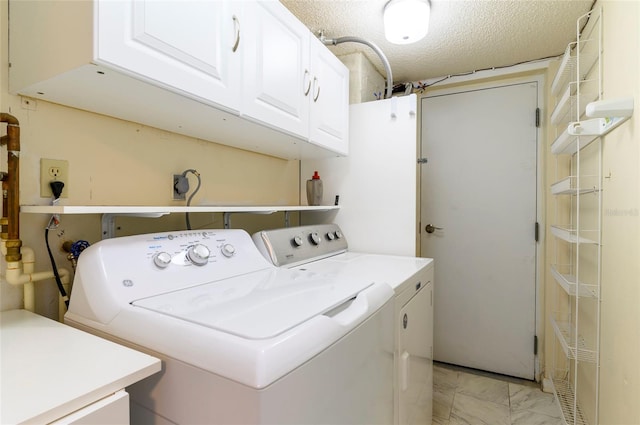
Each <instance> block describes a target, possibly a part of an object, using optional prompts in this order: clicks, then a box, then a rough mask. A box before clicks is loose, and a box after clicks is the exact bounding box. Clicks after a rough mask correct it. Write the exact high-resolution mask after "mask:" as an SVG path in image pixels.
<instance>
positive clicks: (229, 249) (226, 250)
mask: <svg viewBox="0 0 640 425" xmlns="http://www.w3.org/2000/svg"><path fill="white" fill-rule="evenodd" d="M221 251H222V255H224V256H225V257H227V258H231V257H233V256H234V255H235V253H236V247H235V246H233V245H231V244H230V243H226V244H224V245H222V249H221Z"/></svg>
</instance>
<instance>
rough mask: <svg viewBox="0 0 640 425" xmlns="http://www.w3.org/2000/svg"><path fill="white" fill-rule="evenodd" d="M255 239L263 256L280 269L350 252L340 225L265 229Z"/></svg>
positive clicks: (254, 236) (256, 234)
mask: <svg viewBox="0 0 640 425" xmlns="http://www.w3.org/2000/svg"><path fill="white" fill-rule="evenodd" d="M252 238H253V241H254V242H255V244H256V246H257V247H258V249H259V250H260V252H261V253H262V255H264V256H265V258H266V259H267V260H269V261H271V262H272V263H273V264H274V265H276V266H279V267H282V266H286V267H293V266H296V265H300V264H304V263H307V262H310V261H315V260H319V259H322V258H326V257H330V256H333V255H336V254H341V253H343V252H345V251H346V250H347V239H346V238H345V236H344V234H343V233H342V230H340V227H339V226H338V225H337V224H317V225H312V226H299V227H285V228H283V229H274V230H263V231H261V232H258V233H254V234H253V236H252Z"/></svg>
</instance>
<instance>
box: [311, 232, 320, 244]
mask: <svg viewBox="0 0 640 425" xmlns="http://www.w3.org/2000/svg"><path fill="white" fill-rule="evenodd" d="M309 239H310V240H311V243H312V244H314V245H320V236H318V233H317V232H313V233H311V234H310V235H309Z"/></svg>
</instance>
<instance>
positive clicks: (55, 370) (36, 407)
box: [0, 310, 160, 424]
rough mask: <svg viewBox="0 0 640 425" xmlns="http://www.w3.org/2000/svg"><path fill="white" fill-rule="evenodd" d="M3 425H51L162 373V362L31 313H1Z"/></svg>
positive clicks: (0, 414) (0, 420)
mask: <svg viewBox="0 0 640 425" xmlns="http://www.w3.org/2000/svg"><path fill="white" fill-rule="evenodd" d="M0 349H1V351H0V366H1V369H0V370H1V374H0V376H1V378H0V403H1V404H0V423H2V424H21V423H49V422H51V421H53V420H56V419H58V418H60V417H63V416H65V415H68V414H69V413H71V412H73V411H75V410H78V409H80V408H82V407H84V406H86V405H88V404H91V403H93V402H95V401H97V400H99V399H101V398H104V397H106V396H109V395H111V394H113V393H115V392H116V391H118V390H121V389H123V388H124V387H126V386H128V385H131V384H133V383H135V382H137V381H140V380H142V379H144V378H146V377H147V376H150V375H152V374H154V373H156V372H158V371H160V360H158V359H156V358H155V357H151V356H148V355H146V354H143V353H140V352H137V351H135V350H132V349H130V348H127V347H123V346H121V345H118V344H115V343H113V342H110V341H107V340H105V339H102V338H99V337H96V336H94V335H91V334H88V333H86V332H82V331H80V330H77V329H74V328H72V327H70V326H67V325H64V324H62V323H58V322H56V321H53V320H50V319H47V318H45V317H42V316H39V315H37V314H34V313H30V312H28V311H26V310H11V311H5V312H2V313H0Z"/></svg>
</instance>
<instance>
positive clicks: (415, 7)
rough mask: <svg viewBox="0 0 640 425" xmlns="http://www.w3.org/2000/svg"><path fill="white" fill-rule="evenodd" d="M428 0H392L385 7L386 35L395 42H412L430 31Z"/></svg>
mask: <svg viewBox="0 0 640 425" xmlns="http://www.w3.org/2000/svg"><path fill="white" fill-rule="evenodd" d="M430 12H431V6H430V5H429V1H428V0H390V1H389V2H388V3H387V4H386V5H385V7H384V15H383V16H384V36H385V37H386V38H387V40H388V41H389V42H391V43H393V44H411V43H415V42H416V41H419V40H421V39H423V38H424V36H425V35H427V32H428V31H429V14H430Z"/></svg>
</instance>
